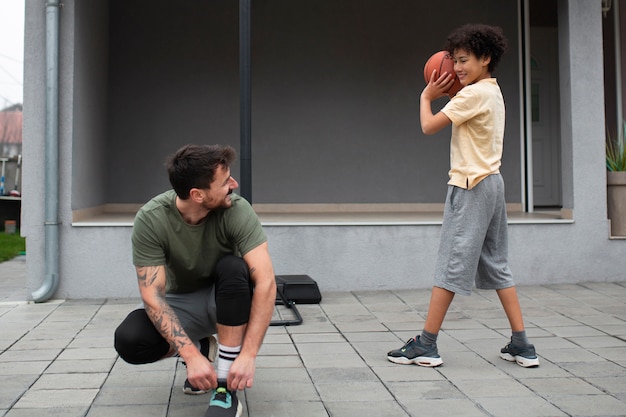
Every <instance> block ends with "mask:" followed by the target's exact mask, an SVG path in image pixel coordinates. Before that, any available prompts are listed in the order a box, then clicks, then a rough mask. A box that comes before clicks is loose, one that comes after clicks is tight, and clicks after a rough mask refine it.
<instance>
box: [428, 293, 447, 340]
mask: <svg viewBox="0 0 626 417" xmlns="http://www.w3.org/2000/svg"><path fill="white" fill-rule="evenodd" d="M453 298H454V293H453V292H452V291H448V290H446V289H445V288H440V287H433V290H432V293H431V294H430V304H429V305H428V316H426V323H424V330H425V331H427V332H428V333H431V334H435V335H436V334H437V333H439V330H440V329H441V325H442V324H443V320H444V318H445V317H446V313H447V312H448V308H449V307H450V304H451V303H452V299H453Z"/></svg>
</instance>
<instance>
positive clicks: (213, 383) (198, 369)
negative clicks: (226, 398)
mask: <svg viewBox="0 0 626 417" xmlns="http://www.w3.org/2000/svg"><path fill="white" fill-rule="evenodd" d="M183 360H184V361H185V364H186V365H187V379H188V380H189V382H190V383H191V385H193V386H194V387H196V388H198V389H201V390H205V391H208V390H210V389H213V388H216V387H217V374H216V373H215V370H214V369H213V365H211V362H209V360H208V359H207V358H206V357H205V356H204V355H202V354H201V353H200V352H198V354H197V355H191V357H183Z"/></svg>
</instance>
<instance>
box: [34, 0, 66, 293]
mask: <svg viewBox="0 0 626 417" xmlns="http://www.w3.org/2000/svg"><path fill="white" fill-rule="evenodd" d="M59 8H60V5H59V0H46V126H45V129H46V133H45V141H46V143H45V147H46V150H45V158H46V161H45V186H46V189H45V219H44V233H45V241H44V245H45V248H44V251H45V274H44V281H43V283H42V285H41V287H39V289H38V290H36V291H34V292H33V293H32V297H33V301H35V302H36V303H41V302H45V301H47V300H49V299H50V298H51V297H52V296H53V295H54V293H55V292H56V290H57V288H58V286H59V221H58V212H59V179H58V178H59V149H58V148H59Z"/></svg>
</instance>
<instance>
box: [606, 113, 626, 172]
mask: <svg viewBox="0 0 626 417" xmlns="http://www.w3.org/2000/svg"><path fill="white" fill-rule="evenodd" d="M625 137H626V122H625V123H624V127H623V129H622V132H621V133H620V134H618V135H615V136H613V135H610V134H607V135H606V169H608V170H609V171H626V146H624V138H625Z"/></svg>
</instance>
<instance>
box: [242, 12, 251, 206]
mask: <svg viewBox="0 0 626 417" xmlns="http://www.w3.org/2000/svg"><path fill="white" fill-rule="evenodd" d="M251 8H252V5H251V0H239V126H240V136H239V141H240V150H239V158H240V161H241V181H240V192H241V195H242V196H243V197H244V198H245V199H246V200H248V201H249V202H250V203H252V140H251V136H252V134H251V131H252V129H251V113H252V103H251V96H252V94H251V90H252V88H251V84H252V83H251V68H250V67H251V57H250V49H251V47H250V43H251V33H252V30H251V26H252V17H251V14H252V10H251Z"/></svg>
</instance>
